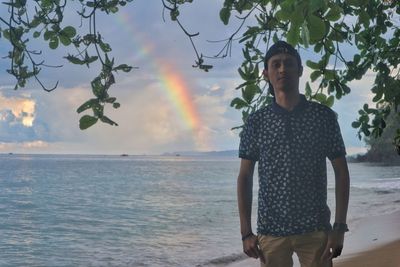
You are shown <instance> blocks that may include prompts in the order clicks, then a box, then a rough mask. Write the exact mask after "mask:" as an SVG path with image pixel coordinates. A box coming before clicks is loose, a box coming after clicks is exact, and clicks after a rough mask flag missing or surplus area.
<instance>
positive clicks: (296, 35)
mask: <svg viewBox="0 0 400 267" xmlns="http://www.w3.org/2000/svg"><path fill="white" fill-rule="evenodd" d="M180 2H185V1H180ZM187 2H190V1H187ZM175 12H177V11H175ZM219 14H220V19H221V21H222V22H223V23H224V24H226V25H227V24H229V23H230V22H231V20H232V19H233V18H235V19H238V20H241V25H240V27H239V28H238V29H237V30H236V31H235V32H234V33H233V34H232V35H231V36H230V37H229V38H228V39H227V40H225V42H224V46H223V49H222V50H221V52H220V53H219V54H218V55H216V57H225V56H227V55H229V54H230V50H231V47H232V42H234V41H235V40H236V39H238V40H239V43H240V44H241V45H242V51H243V59H244V61H243V63H242V65H241V66H240V67H239V69H238V73H239V75H240V77H241V78H242V79H243V83H242V84H240V85H239V86H238V87H237V88H236V89H237V90H240V91H241V97H237V98H235V99H233V100H232V102H231V106H232V107H234V108H236V109H238V110H240V111H242V115H243V116H242V117H243V121H245V120H246V118H247V116H248V115H249V114H250V113H251V112H253V111H255V110H257V109H259V108H260V107H263V106H265V105H266V104H268V103H270V102H271V100H272V98H271V97H270V96H269V95H268V87H267V84H266V83H265V81H264V79H263V77H262V73H261V70H262V68H263V64H264V62H263V58H264V51H265V48H266V47H269V46H270V45H271V44H272V43H273V42H276V41H277V40H286V41H287V42H289V43H290V44H292V45H293V46H295V47H297V48H298V49H299V50H303V49H308V50H313V51H314V52H315V53H316V54H318V56H319V60H315V61H312V60H308V61H307V62H306V65H307V66H308V67H309V68H310V69H312V72H311V74H310V77H309V81H308V82H307V83H306V85H305V95H306V97H307V98H308V99H311V100H314V101H317V102H320V103H322V104H325V105H327V106H332V105H333V104H334V101H335V99H341V98H342V97H343V96H344V95H347V94H349V93H350V92H351V88H350V85H349V83H350V82H352V81H355V80H360V79H362V78H363V77H365V76H366V75H367V72H369V73H371V72H373V74H374V75H375V80H374V84H373V85H372V87H371V88H365V94H368V93H369V92H368V89H370V91H371V92H372V94H373V102H374V106H373V107H371V106H369V105H368V104H364V105H363V107H362V109H360V110H359V118H358V119H357V120H356V121H355V122H353V123H352V126H353V127H354V128H358V129H359V131H358V135H359V138H360V139H361V138H362V136H366V137H369V136H373V137H379V136H381V135H382V133H383V131H384V129H385V127H386V120H387V118H388V115H389V114H390V113H391V112H392V111H393V112H395V113H397V114H399V115H400V112H399V110H398V109H399V107H400V74H399V73H400V68H399V63H400V57H399V55H400V29H399V26H400V19H399V14H400V3H399V1H396V0H386V1H380V0H379V1H377V0H225V1H224V3H223V7H222V8H221V10H220V13H219ZM240 127H241V126H240ZM240 127H237V128H240ZM397 127H398V128H399V129H400V125H398V126H397ZM394 143H395V145H396V146H397V147H400V130H399V131H397V133H396V136H395V137H394Z"/></svg>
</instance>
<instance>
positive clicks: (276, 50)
mask: <svg viewBox="0 0 400 267" xmlns="http://www.w3.org/2000/svg"><path fill="white" fill-rule="evenodd" d="M277 54H289V55H292V56H294V57H295V58H296V59H297V63H298V66H299V68H300V67H301V58H300V55H299V52H297V50H296V49H294V47H293V46H291V45H290V44H288V43H286V42H285V41H278V42H276V43H275V44H273V45H272V46H271V47H270V48H269V49H268V51H267V53H266V54H265V59H264V68H265V69H268V60H269V59H270V58H271V57H273V56H275V55H277Z"/></svg>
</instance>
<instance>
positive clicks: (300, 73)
mask: <svg viewBox="0 0 400 267" xmlns="http://www.w3.org/2000/svg"><path fill="white" fill-rule="evenodd" d="M301 75H303V66H300V69H299V77H301Z"/></svg>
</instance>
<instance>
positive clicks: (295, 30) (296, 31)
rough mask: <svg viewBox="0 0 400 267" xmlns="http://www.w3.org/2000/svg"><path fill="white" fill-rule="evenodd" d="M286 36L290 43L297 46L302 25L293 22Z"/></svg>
mask: <svg viewBox="0 0 400 267" xmlns="http://www.w3.org/2000/svg"><path fill="white" fill-rule="evenodd" d="M286 38H287V41H288V43H289V44H291V45H292V46H296V45H297V44H298V43H299V39H300V27H299V26H297V25H295V24H293V23H292V25H291V26H290V30H289V32H288V33H287V37H286Z"/></svg>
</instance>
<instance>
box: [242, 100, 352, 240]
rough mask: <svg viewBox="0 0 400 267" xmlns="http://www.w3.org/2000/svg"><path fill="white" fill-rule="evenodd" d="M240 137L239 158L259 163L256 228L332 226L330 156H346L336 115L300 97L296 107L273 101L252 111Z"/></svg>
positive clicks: (276, 231) (272, 231)
mask: <svg viewBox="0 0 400 267" xmlns="http://www.w3.org/2000/svg"><path fill="white" fill-rule="evenodd" d="M240 137H241V139H240V146H239V157H240V158H243V159H249V160H253V161H258V174H259V192H258V218H257V232H258V233H259V234H265V235H273V236H288V235H295V234H303V233H308V232H312V231H317V230H329V229H330V228H331V225H330V210H329V208H328V205H327V176H326V158H327V157H328V158H329V159H330V160H333V159H335V158H338V157H341V156H344V155H346V151H345V147H344V143H343V139H342V135H341V133H340V128H339V124H338V122H337V118H336V114H335V113H334V112H333V111H332V110H331V109H330V108H328V107H326V106H324V105H321V104H318V103H315V102H309V101H307V100H306V99H305V97H304V96H303V95H301V100H300V102H299V104H298V105H297V106H296V107H295V108H294V109H293V110H292V111H287V110H285V109H284V108H282V107H280V106H279V105H278V104H277V103H276V102H274V103H272V104H271V105H268V106H266V107H264V108H262V109H260V110H258V111H256V112H255V113H253V114H251V115H250V116H249V117H248V119H247V120H246V123H245V126H244V129H243V131H242V133H241V135H240Z"/></svg>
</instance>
